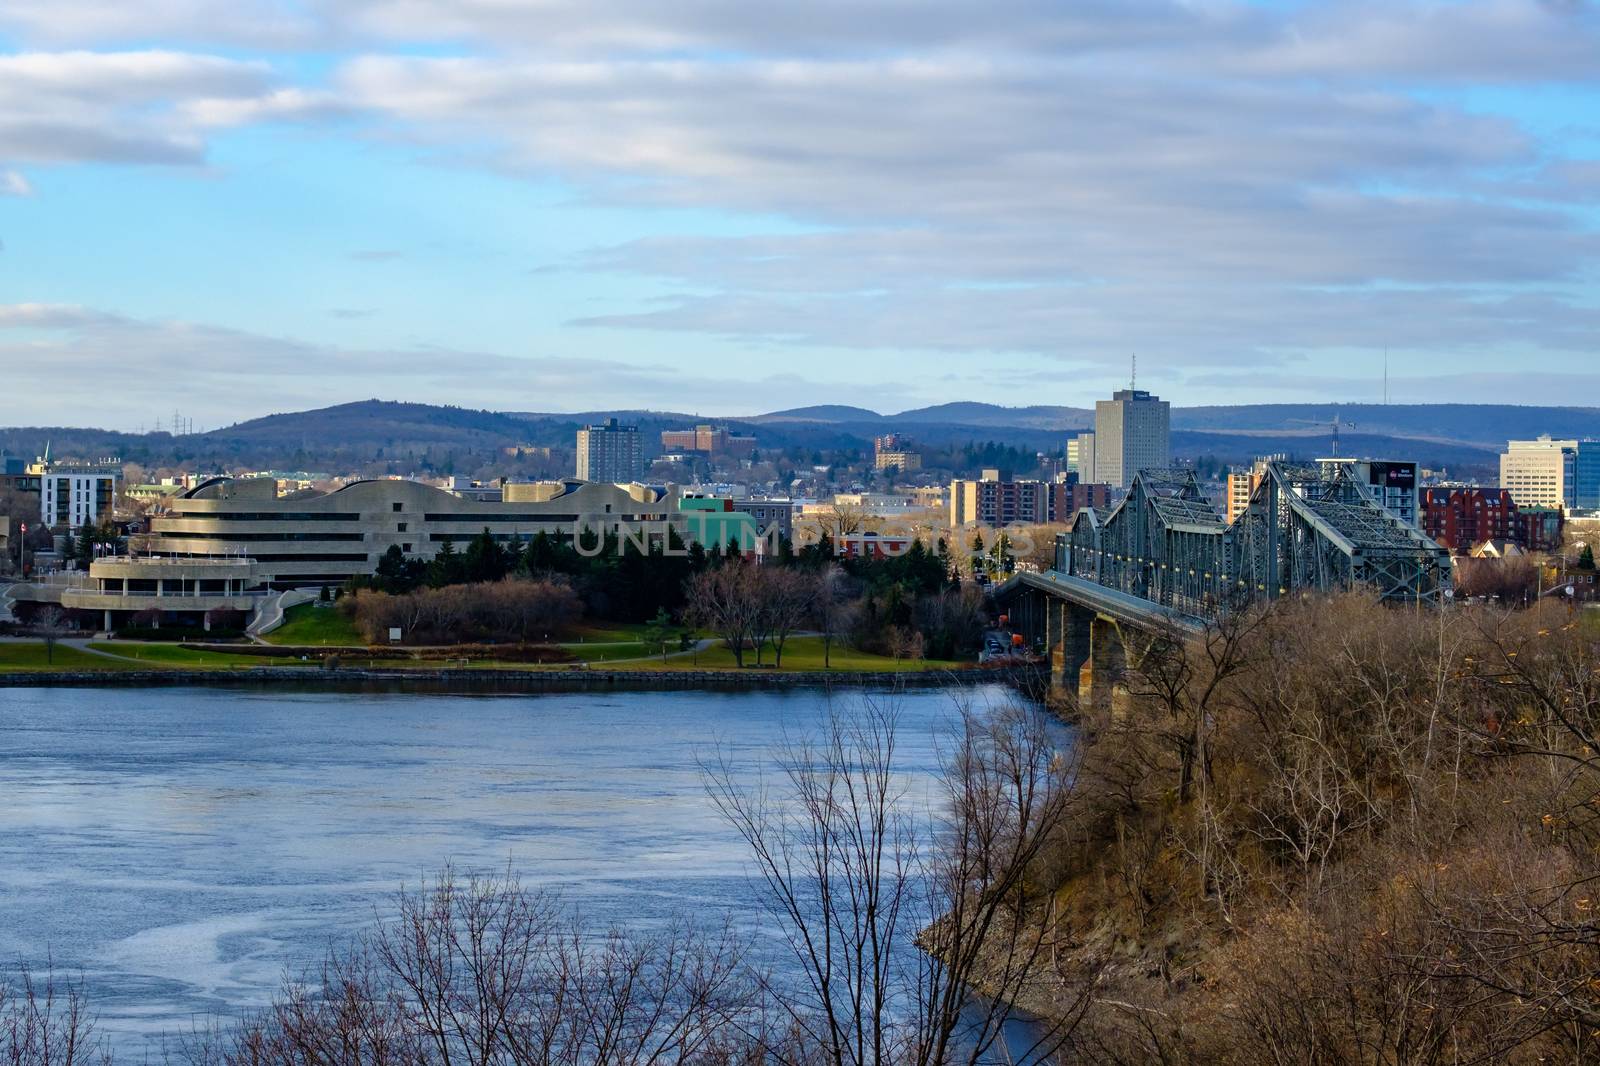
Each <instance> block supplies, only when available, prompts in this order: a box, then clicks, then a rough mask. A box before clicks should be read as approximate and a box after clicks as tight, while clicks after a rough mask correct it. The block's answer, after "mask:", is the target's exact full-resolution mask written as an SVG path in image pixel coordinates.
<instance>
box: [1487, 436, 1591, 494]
mask: <svg viewBox="0 0 1600 1066" xmlns="http://www.w3.org/2000/svg"><path fill="white" fill-rule="evenodd" d="M1584 443H1585V444H1587V443H1589V442H1587V441H1585V442H1584ZM1596 448H1597V449H1600V445H1596ZM1585 458H1587V456H1586V457H1585ZM1500 487H1501V488H1503V489H1510V490H1511V498H1512V499H1514V500H1516V501H1517V506H1518V507H1576V506H1578V442H1577V441H1575V440H1551V439H1550V434H1548V433H1544V434H1541V435H1540V436H1539V438H1538V439H1537V440H1513V441H1507V442H1506V450H1505V452H1504V453H1502V454H1501V456H1500Z"/></svg>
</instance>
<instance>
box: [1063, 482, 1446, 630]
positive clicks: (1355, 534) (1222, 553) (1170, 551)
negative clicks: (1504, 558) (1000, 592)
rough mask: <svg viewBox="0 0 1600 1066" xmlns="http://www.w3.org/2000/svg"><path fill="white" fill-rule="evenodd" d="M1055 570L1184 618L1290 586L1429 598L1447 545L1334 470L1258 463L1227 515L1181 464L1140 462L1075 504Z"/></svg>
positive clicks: (1441, 574) (1435, 594)
mask: <svg viewBox="0 0 1600 1066" xmlns="http://www.w3.org/2000/svg"><path fill="white" fill-rule="evenodd" d="M1056 570H1057V572H1058V573H1060V574H1063V575H1067V576H1071V577H1073V578H1077V579H1081V580H1083V581H1088V582H1092V583H1094V584H1097V585H1100V586H1103V587H1106V588H1109V589H1114V590H1117V591H1118V592H1121V593H1125V594H1127V595H1129V596H1133V597H1137V598H1139V599H1142V600H1146V601H1148V602H1150V603H1151V604H1153V605H1156V606H1158V607H1160V608H1163V609H1166V610H1168V611H1172V612H1176V613H1179V614H1181V615H1184V616H1189V617H1196V618H1215V617H1217V616H1218V615H1219V614H1220V613H1221V612H1222V611H1224V610H1225V609H1227V608H1228V607H1229V606H1230V605H1235V604H1241V603H1245V602H1250V601H1257V600H1270V599H1277V598H1280V597H1283V596H1287V595H1290V594H1291V593H1296V592H1307V591H1314V592H1323V593H1326V592H1334V591H1338V590H1342V589H1349V588H1355V587H1358V586H1359V587H1367V588H1370V589H1372V590H1373V591H1374V592H1375V593H1376V594H1377V595H1378V596H1379V598H1381V599H1383V600H1388V601H1396V602H1424V601H1429V600H1437V599H1438V598H1439V597H1440V596H1441V595H1442V594H1443V592H1444V590H1445V588H1446V587H1447V586H1448V583H1449V576H1450V556H1449V553H1448V552H1447V551H1446V550H1445V549H1443V548H1441V547H1439V546H1438V545H1437V544H1435V543H1434V542H1433V541H1431V540H1429V539H1428V538H1427V537H1425V536H1424V535H1423V534H1422V533H1421V532H1420V531H1419V530H1417V529H1416V528H1414V527H1412V526H1410V525H1407V524H1406V523H1405V522H1403V521H1402V520H1401V519H1400V518H1399V517H1397V516H1396V515H1394V514H1393V513H1391V512H1389V511H1387V510H1385V509H1384V508H1383V507H1381V506H1379V505H1378V504H1376V503H1374V502H1373V501H1372V500H1371V499H1370V498H1369V497H1368V496H1367V495H1366V494H1365V493H1364V492H1363V491H1362V490H1361V488H1360V487H1359V486H1358V485H1356V484H1355V483H1354V482H1353V481H1352V480H1351V479H1350V474H1349V473H1348V472H1347V471H1346V470H1344V469H1342V468H1341V469H1339V470H1338V471H1336V472H1334V473H1332V474H1331V475H1324V473H1323V472H1322V471H1320V470H1319V469H1317V468H1314V467H1304V466H1296V465H1292V464H1288V463H1271V464H1268V466H1267V468H1266V472H1265V474H1264V476H1263V477H1262V478H1261V481H1260V484H1258V485H1257V486H1256V489H1255V491H1254V492H1253V493H1252V494H1251V497H1250V502H1249V505H1248V506H1247V507H1246V509H1245V510H1244V512H1243V513H1242V514H1240V515H1239V517H1238V518H1237V519H1236V520H1235V521H1234V522H1233V523H1232V524H1231V525H1230V524H1228V523H1227V522H1226V521H1225V520H1224V519H1223V517H1222V516H1221V515H1220V514H1218V513H1217V511H1216V509H1215V508H1214V507H1213V506H1212V505H1211V503H1210V502H1209V501H1208V500H1206V499H1205V497H1204V496H1203V494H1202V493H1201V491H1200V486H1199V483H1198V482H1197V481H1196V480H1195V478H1194V475H1193V473H1192V472H1189V471H1183V470H1142V471H1140V472H1139V474H1138V475H1137V476H1136V477H1135V478H1134V482H1133V485H1132V487H1131V488H1130V489H1129V490H1128V494H1127V496H1126V497H1125V498H1124V499H1123V500H1122V502H1120V503H1119V504H1117V506H1116V507H1114V508H1111V509H1109V510H1087V509H1086V510H1083V511H1080V512H1078V514H1077V515H1076V516H1075V518H1074V520H1073V523H1072V527H1071V529H1070V531H1069V532H1067V533H1064V534H1061V535H1060V536H1059V537H1058V538H1057V541H1056Z"/></svg>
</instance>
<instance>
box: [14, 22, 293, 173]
mask: <svg viewBox="0 0 1600 1066" xmlns="http://www.w3.org/2000/svg"><path fill="white" fill-rule="evenodd" d="M271 80H272V73H271V69H270V68H269V67H268V66H266V65H265V64H263V63H258V62H249V61H241V60H234V59H226V58H221V57H217V56H208V55H193V54H188V53H183V52H172V51H160V50H158V51H143V52H84V51H74V52H25V53H20V54H13V55H0V160H8V161H12V162H34V163H81V162H110V163H166V164H193V163H198V162H200V161H201V160H202V158H203V156H204V150H205V146H204V142H203V140H202V138H201V136H200V134H199V131H198V130H197V129H196V128H195V123H193V122H192V121H189V120H187V119H185V118H183V117H182V114H181V112H182V110H183V109H184V107H185V106H186V104H187V105H190V106H192V105H193V104H195V103H197V102H199V101H203V100H212V99H229V98H231V99H252V98H256V97H259V96H260V95H261V94H263V93H264V92H265V91H266V90H267V89H268V87H269V86H270V83H271Z"/></svg>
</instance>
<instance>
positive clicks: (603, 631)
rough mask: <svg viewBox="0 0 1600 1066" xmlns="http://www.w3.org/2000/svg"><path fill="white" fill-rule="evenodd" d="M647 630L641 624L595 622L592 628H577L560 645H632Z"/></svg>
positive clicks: (588, 626)
mask: <svg viewBox="0 0 1600 1066" xmlns="http://www.w3.org/2000/svg"><path fill="white" fill-rule="evenodd" d="M648 628H649V627H648V626H646V625H645V624H644V623H642V622H597V623H595V624H594V625H592V626H590V625H586V626H581V627H579V629H578V631H577V632H576V633H575V634H574V635H573V636H572V637H571V638H570V639H568V640H564V641H561V642H560V643H561V644H562V645H564V646H571V647H578V646H580V645H583V644H621V643H632V642H635V641H637V640H638V639H639V638H640V637H642V636H644V631H645V630H646V629H648Z"/></svg>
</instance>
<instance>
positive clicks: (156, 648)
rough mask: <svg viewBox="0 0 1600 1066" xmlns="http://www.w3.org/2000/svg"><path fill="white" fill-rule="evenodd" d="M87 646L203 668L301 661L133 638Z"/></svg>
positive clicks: (163, 663)
mask: <svg viewBox="0 0 1600 1066" xmlns="http://www.w3.org/2000/svg"><path fill="white" fill-rule="evenodd" d="M89 647H91V648H94V649H95V650H96V651H103V652H107V653H109V654H111V655H120V656H123V657H124V658H128V659H137V660H139V661H140V662H142V663H148V664H150V665H151V666H198V667H201V668H203V669H219V670H220V669H224V668H232V667H239V666H243V667H250V666H296V665H299V664H300V660H299V659H293V658H289V657H287V656H267V655H230V654H229V653H227V652H223V651H202V650H201V649H199V648H186V647H184V646H183V645H181V644H141V643H138V642H135V641H127V642H123V643H114V642H108V643H100V644H91V645H89ZM96 661H97V662H108V661H109V660H105V659H99V660H96ZM111 665H112V666H113V667H118V666H120V665H121V664H117V663H113V664H111ZM130 665H131V664H130Z"/></svg>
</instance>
